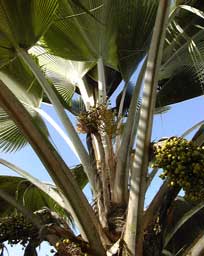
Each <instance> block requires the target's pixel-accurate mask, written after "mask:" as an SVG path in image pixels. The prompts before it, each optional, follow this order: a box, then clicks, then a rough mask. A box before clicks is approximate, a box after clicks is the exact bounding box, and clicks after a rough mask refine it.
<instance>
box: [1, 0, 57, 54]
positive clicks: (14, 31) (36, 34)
mask: <svg viewBox="0 0 204 256" xmlns="http://www.w3.org/2000/svg"><path fill="white" fill-rule="evenodd" d="M56 8H57V0H31V1H26V0H17V1H13V0H1V1H0V31H1V32H2V33H3V34H4V35H5V37H6V38H7V39H8V40H9V41H10V43H12V44H13V45H14V46H19V47H22V48H24V49H28V48H30V47H31V46H32V45H34V44H35V43H36V42H37V41H38V40H39V38H40V37H41V36H42V34H44V33H45V31H47V29H48V28H49V26H50V24H51V22H52V18H53V14H54V12H55V11H56Z"/></svg>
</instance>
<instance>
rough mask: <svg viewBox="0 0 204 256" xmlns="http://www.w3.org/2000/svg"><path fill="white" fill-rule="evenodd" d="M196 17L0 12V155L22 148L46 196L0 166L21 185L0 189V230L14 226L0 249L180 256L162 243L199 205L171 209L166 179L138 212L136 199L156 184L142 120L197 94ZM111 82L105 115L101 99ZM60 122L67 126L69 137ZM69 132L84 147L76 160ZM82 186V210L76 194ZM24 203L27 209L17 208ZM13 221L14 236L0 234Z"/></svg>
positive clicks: (124, 10) (198, 8)
mask: <svg viewBox="0 0 204 256" xmlns="http://www.w3.org/2000/svg"><path fill="white" fill-rule="evenodd" d="M203 8H204V4H203V1H194V0H191V1H185V0H184V1H177V2H176V3H175V4H174V5H172V4H171V1H168V0H163V1H159V0H148V1H140V0H134V1H133V0H128V1H122V0H118V1H108V0H93V1H84V0H83V1H76V0H60V1H58V0H31V1H25V0H0V79H1V81H0V106H1V109H0V122H1V127H0V146H1V149H2V150H4V151H7V152H8V151H14V150H19V149H21V148H22V147H23V146H24V145H26V144H27V142H28V143H30V145H31V146H32V147H33V149H34V150H35V152H36V153H37V155H38V157H39V159H40V160H41V161H42V163H43V164H44V166H45V168H46V170H47V171H48V173H49V175H50V176H51V178H52V179H53V181H54V184H55V185H54V186H53V185H50V184H44V183H42V182H40V181H39V180H37V179H35V178H34V177H32V176H31V175H30V174H29V173H28V172H26V171H24V170H21V169H20V168H19V167H17V166H15V165H13V164H12V163H9V162H6V161H5V160H3V159H2V160H0V162H1V164H3V165H6V166H7V167H9V168H11V169H12V170H14V171H16V172H17V173H18V174H20V175H21V176H22V177H23V178H19V177H15V178H13V177H1V180H0V183H1V184H2V185H1V190H0V196H1V197H2V198H3V199H4V200H5V201H6V202H7V203H5V205H4V207H3V208H2V209H3V210H2V216H3V217H2V220H1V223H2V225H1V226H2V227H5V226H8V225H9V226H10V225H13V226H14V228H13V229H11V230H10V231H11V232H9V231H8V230H7V229H6V231H4V232H3V231H1V232H2V235H1V242H2V243H3V242H4V241H7V240H9V241H10V242H12V241H13V243H18V242H21V241H22V242H23V244H25V245H26V249H25V255H31V254H32V255H36V252H35V247H37V246H38V245H39V244H40V242H41V241H42V240H47V241H49V242H50V244H51V245H53V246H54V247H55V248H56V250H57V251H58V252H57V254H56V255H85V254H88V255H97V256H104V255H162V253H163V254H167V255H174V254H171V252H172V253H180V252H181V248H183V246H184V245H183V244H182V243H180V244H179V243H178V244H177V247H176V251H175V250H173V249H172V248H173V247H172V244H171V242H172V238H175V237H176V235H177V236H178V231H180V230H179V227H181V226H182V225H183V224H184V223H185V224H188V221H189V220H191V217H192V216H196V214H197V213H198V211H200V210H201V209H202V207H203V204H202V203H200V202H199V203H197V202H196V205H193V204H192V203H190V202H186V204H187V205H188V207H182V203H180V201H179V200H177V201H176V203H174V201H175V198H176V196H177V195H178V193H179V191H180V189H181V186H171V187H169V179H167V181H165V182H164V184H163V185H162V187H161V189H160V191H159V192H158V194H157V195H156V196H155V198H154V199H153V201H152V202H151V204H150V206H149V207H148V209H146V210H144V197H145V193H146V189H147V187H148V185H149V184H150V182H151V179H152V178H153V177H154V175H155V174H156V170H155V169H153V170H152V172H151V173H150V174H149V173H148V165H149V161H150V160H152V158H154V155H153V156H152V154H150V151H151V150H150V149H151V145H152V144H151V143H150V142H151V141H150V139H151V129H152V119H153V114H154V113H156V112H158V111H164V110H166V109H168V106H169V105H170V104H173V103H177V102H180V101H183V100H187V99H190V98H193V97H196V96H200V95H202V94H203V80H202V78H203V74H202V72H203V67H202V64H203V59H202V58H203V47H202V37H203V18H204V14H203V12H202V10H203ZM140 64H142V67H141V70H140V73H139V75H138V79H137V83H136V85H135V86H133V85H132V84H131V83H130V80H131V76H132V75H133V74H134V72H135V70H136V69H137V68H138V66H139V65H140ZM122 80H123V81H124V88H123V90H122V93H121V94H120V95H119V96H118V97H117V100H116V107H114V108H113V107H111V106H110V105H109V103H110V102H111V95H112V94H113V93H114V92H115V91H116V89H117V88H118V87H119V85H120V84H121V81H122ZM141 91H143V94H142V96H141V98H140V95H141ZM43 102H46V103H48V104H52V106H53V107H54V108H55V110H56V112H57V114H58V116H59V118H60V120H61V123H62V125H63V126H64V129H65V132H64V131H62V129H61V128H60V127H59V126H58V125H57V124H56V123H55V121H54V120H52V119H51V118H50V117H49V116H48V115H47V113H45V112H44V111H43V110H42V109H41V108H40V107H41V104H42V103H43ZM155 106H156V108H155ZM67 111H70V112H71V113H73V114H74V115H75V116H76V117H77V120H78V125H77V129H75V128H74V126H73V124H72V123H71V121H70V119H69V116H68V115H67ZM44 119H46V120H47V121H49V122H50V123H51V125H53V127H54V128H55V129H56V130H57V131H58V132H59V134H60V135H61V136H62V137H63V138H64V141H65V142H66V143H67V144H68V145H69V146H70V147H71V149H72V150H73V154H75V155H76V156H77V158H78V159H79V161H80V165H78V166H76V168H73V169H70V168H69V167H68V166H67V165H66V164H65V162H64V160H63V159H62V158H61V157H60V155H59V153H58V152H57V150H56V149H55V147H54V145H53V144H52V142H51V139H50V136H51V135H50V134H49V131H48V129H47V128H46V125H45V123H44V121H43V120H44ZM199 125H200V124H199ZM197 127H198V125H196V128H197ZM79 132H81V133H85V134H86V136H87V146H88V151H87V150H86V148H85V146H84V145H83V143H82V142H81V140H80V138H79V135H78V133H79ZM198 137H199V134H198ZM135 141H136V146H134V145H135ZM196 141H197V140H196V139H195V142H196ZM201 144H202V143H201ZM87 183H89V184H90V187H91V190H92V196H93V206H92V205H90V204H89V203H88V201H87V199H86V198H85V196H84V194H83V192H82V189H83V187H84V185H86V184H87ZM11 184H12V185H11ZM21 184H23V185H22V186H21ZM32 184H33V185H32ZM16 191H18V193H17V194H18V196H17V197H16V196H15V195H16ZM27 192H29V193H27ZM31 193H32V194H33V196H35V197H36V198H37V199H36V201H39V204H36V205H33V203H32V201H31V200H30V201H29V198H30V195H31ZM24 195H27V196H26V197H27V200H28V203H27V204H26V206H27V208H26V207H25V206H23V204H22V202H24ZM40 198H41V200H40ZM8 203H9V204H10V205H12V207H11V206H9V204H8ZM177 206H178V207H177ZM42 207H46V208H43V209H42ZM176 207H177V208H176ZM179 207H180V208H179ZM13 208H15V209H16V211H15V215H12V216H10V217H8V215H9V214H10V212H11V210H12V209H13ZM177 209H180V215H179V217H178V218H177V219H178V223H177V222H176V223H174V225H173V224H172V225H173V227H174V228H173V229H170V230H168V226H169V225H170V224H171V222H168V221H167V219H168V220H169V218H168V217H169V212H170V210H171V211H172V212H173V213H174V212H177V211H179V210H177ZM5 216H7V217H5ZM43 216H45V218H43ZM155 216H156V218H155ZM17 220H18V221H19V224H18V225H19V226H20V227H21V230H22V228H23V227H24V229H23V230H24V232H23V233H22V232H19V233H18V232H17V233H15V232H13V231H12V230H16V228H17V226H16V225H15V223H16V221H17ZM70 221H71V222H72V223H74V224H75V225H77V227H78V229H79V232H80V236H76V235H75V234H74V233H73V231H72V230H71V228H70V227H69V226H70ZM3 224H4V225H3ZM155 226H157V227H158V229H159V232H153V231H154V229H155ZM160 229H161V230H160ZM4 230H5V229H4ZM14 233H15V234H14ZM31 233H32V236H31ZM200 234H201V231H200V230H196V231H195V235H194V236H192V237H191V238H189V239H188V240H187V241H188V243H189V244H188V248H185V254H183V255H188V253H189V252H190V251H192V250H194V248H193V246H191V245H194V244H195V241H196V242H197V243H198V242H199V241H200V240H199V239H200ZM144 238H145V239H144ZM148 248H149V249H148ZM182 253H183V250H182ZM178 255H181V254H178Z"/></svg>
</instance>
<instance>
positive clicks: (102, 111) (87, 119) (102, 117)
mask: <svg viewBox="0 0 204 256" xmlns="http://www.w3.org/2000/svg"><path fill="white" fill-rule="evenodd" d="M116 127H117V124H116V120H115V113H114V112H113V111H112V110H110V109H108V105H107V103H103V104H100V105H98V106H97V107H91V108H90V110H89V111H86V112H81V113H80V115H79V117H78V124H77V130H78V132H81V133H97V132H106V133H107V134H108V135H112V134H114V133H115V131H116Z"/></svg>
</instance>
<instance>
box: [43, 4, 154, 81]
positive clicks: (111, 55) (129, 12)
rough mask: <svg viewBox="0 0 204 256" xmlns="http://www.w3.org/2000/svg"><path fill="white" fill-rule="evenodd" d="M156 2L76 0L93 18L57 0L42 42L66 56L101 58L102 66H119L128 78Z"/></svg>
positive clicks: (144, 47)
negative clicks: (51, 19)
mask: <svg viewBox="0 0 204 256" xmlns="http://www.w3.org/2000/svg"><path fill="white" fill-rule="evenodd" d="M82 2H83V3H82ZM158 2H159V1H152V0H150V1H142V2H141V1H132V0H129V1H125V2H124V1H107V0H106V1H101V0H94V1H91V2H90V1H87V0H86V1H79V4H83V7H84V8H86V10H89V11H90V12H91V14H92V15H93V16H94V17H95V18H96V19H93V17H92V16H91V15H88V14H87V13H86V12H85V13H84V12H83V13H82V9H81V7H80V5H78V6H77V5H76V4H74V3H72V2H69V1H64V0H63V1H60V3H59V8H58V10H57V12H56V15H55V18H54V22H53V24H52V26H51V27H50V29H49V31H48V32H47V33H46V34H45V36H44V43H45V45H47V46H48V47H49V49H50V51H51V52H52V53H54V54H55V55H58V56H61V57H64V58H67V59H72V60H80V61H81V60H84V61H87V60H88V61H90V60H91V61H93V60H94V61H96V60H98V59H99V58H100V57H102V58H103V61H104V63H105V65H108V66H112V67H113V68H115V69H118V68H119V69H120V70H121V72H122V74H123V78H124V79H125V80H128V79H129V77H130V76H131V74H132V73H133V72H134V70H135V68H136V66H137V65H138V63H139V62H140V61H141V59H142V58H143V56H144V55H145V54H146V51H147V47H148V46H149V39H150V38H151V32H152V29H153V25H154V20H155V16H156V10H157V6H158ZM138 24H140V25H139V26H138ZM87 28H88V29H87ZM96 35H97V36H96ZM135 38H137V40H135ZM76 42H77V43H76ZM79 42H80V43H79ZM68 45H69V47H68Z"/></svg>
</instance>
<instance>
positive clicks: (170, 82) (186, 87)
mask: <svg viewBox="0 0 204 256" xmlns="http://www.w3.org/2000/svg"><path fill="white" fill-rule="evenodd" d="M190 5H192V7H191V6H190ZM196 7H199V10H198V9H196ZM203 9H204V5H203V2H202V1H196V2H194V1H192V2H191V3H188V5H181V6H180V5H178V6H177V7H176V9H175V10H174V11H173V12H172V14H171V16H170V23H169V26H168V30H167V35H166V44H165V47H164V54H163V59H162V65H161V69H160V77H159V85H158V94H157V103H156V106H157V107H162V106H166V105H170V104H173V103H177V102H180V101H184V100H187V99H190V98H193V97H197V96H200V95H202V94H203V93H204V90H203V64H204V62H203V60H204V59H203V58H204V48H203V35H204V34H203V33H204V32H203V25H204V19H203V18H204V15H203V13H202V11H201V10H203Z"/></svg>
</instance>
